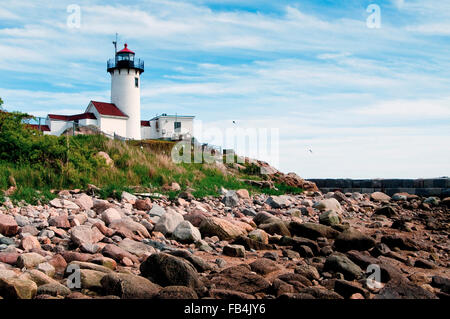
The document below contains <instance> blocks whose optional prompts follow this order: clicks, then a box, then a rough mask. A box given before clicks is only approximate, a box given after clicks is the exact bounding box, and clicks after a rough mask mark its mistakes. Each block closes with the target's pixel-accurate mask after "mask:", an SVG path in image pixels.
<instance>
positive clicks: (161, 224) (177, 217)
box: [155, 209, 184, 235]
mask: <svg viewBox="0 0 450 319" xmlns="http://www.w3.org/2000/svg"><path fill="white" fill-rule="evenodd" d="M183 221H184V218H183V215H181V214H179V213H177V212H176V211H174V210H173V209H168V210H167V212H166V213H165V214H163V215H162V216H161V218H160V219H159V221H158V222H157V223H156V225H155V231H158V232H161V233H163V234H164V235H170V234H172V233H173V232H174V230H175V228H177V226H178V224H180V223H181V222H183Z"/></svg>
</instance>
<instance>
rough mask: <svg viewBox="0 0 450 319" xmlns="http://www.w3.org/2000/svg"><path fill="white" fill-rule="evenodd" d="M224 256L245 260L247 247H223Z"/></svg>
mask: <svg viewBox="0 0 450 319" xmlns="http://www.w3.org/2000/svg"><path fill="white" fill-rule="evenodd" d="M223 254H224V255H227V256H230V257H243V258H245V247H244V246H242V245H226V246H225V247H223Z"/></svg>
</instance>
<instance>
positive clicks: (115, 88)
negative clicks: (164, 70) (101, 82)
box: [108, 44, 144, 140]
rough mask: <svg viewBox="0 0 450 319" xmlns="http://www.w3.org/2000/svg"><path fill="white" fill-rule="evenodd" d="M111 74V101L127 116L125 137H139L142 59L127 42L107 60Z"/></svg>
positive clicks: (137, 138)
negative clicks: (136, 55) (136, 56)
mask: <svg viewBox="0 0 450 319" xmlns="http://www.w3.org/2000/svg"><path fill="white" fill-rule="evenodd" d="M108 72H109V73H110V74H111V103H113V104H115V105H116V106H117V107H118V108H119V109H120V110H121V111H122V112H123V113H125V114H126V115H127V116H128V120H127V129H126V132H127V136H126V137H127V138H131V139H135V140H140V139H141V91H140V87H141V73H143V72H144V61H143V60H141V59H136V58H135V54H134V52H133V51H131V50H130V49H128V46H127V44H125V47H124V48H123V49H122V50H121V51H118V52H116V57H115V59H111V60H109V61H108Z"/></svg>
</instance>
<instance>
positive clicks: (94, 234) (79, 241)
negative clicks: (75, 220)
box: [70, 225, 105, 246]
mask: <svg viewBox="0 0 450 319" xmlns="http://www.w3.org/2000/svg"><path fill="white" fill-rule="evenodd" d="M104 237H105V236H104V235H103V234H102V233H101V232H100V231H99V230H98V228H97V227H90V226H87V225H80V226H75V227H73V228H72V229H71V232H70V238H71V239H72V241H73V242H74V243H75V244H76V245H78V246H82V245H85V244H95V243H98V242H99V241H100V240H102V239H103V238H104Z"/></svg>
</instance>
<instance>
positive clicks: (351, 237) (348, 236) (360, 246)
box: [334, 228, 375, 251]
mask: <svg viewBox="0 0 450 319" xmlns="http://www.w3.org/2000/svg"><path fill="white" fill-rule="evenodd" d="M373 246H375V240H374V239H373V238H372V237H369V236H366V235H364V234H363V233H361V232H360V231H358V230H356V229H354V228H349V229H347V230H345V231H343V232H342V233H340V234H339V235H338V236H337V237H336V240H335V241H334V248H335V250H337V251H349V250H368V249H370V248H372V247H373Z"/></svg>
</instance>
